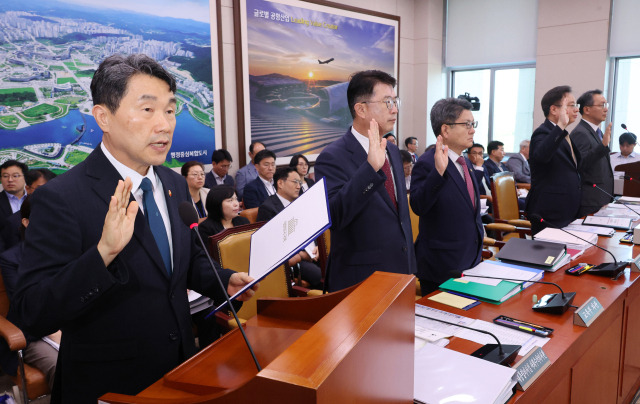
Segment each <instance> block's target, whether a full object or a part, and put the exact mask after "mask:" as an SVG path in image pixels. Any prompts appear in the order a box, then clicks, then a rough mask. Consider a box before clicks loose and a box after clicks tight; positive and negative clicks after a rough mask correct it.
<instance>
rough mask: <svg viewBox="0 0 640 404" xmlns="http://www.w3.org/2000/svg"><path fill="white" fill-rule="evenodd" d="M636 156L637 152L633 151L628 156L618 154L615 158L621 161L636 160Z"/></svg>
mask: <svg viewBox="0 0 640 404" xmlns="http://www.w3.org/2000/svg"><path fill="white" fill-rule="evenodd" d="M636 156H637V154H636V152H634V151H632V152H631V153H629V155H628V156H623V155H622V153H617V154H616V155H615V156H614V157H615V158H619V159H634V158H636Z"/></svg>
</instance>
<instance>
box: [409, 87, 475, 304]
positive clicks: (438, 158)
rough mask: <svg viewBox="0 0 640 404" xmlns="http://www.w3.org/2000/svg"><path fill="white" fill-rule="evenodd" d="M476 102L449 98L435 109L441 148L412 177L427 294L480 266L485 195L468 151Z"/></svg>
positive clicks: (419, 255) (422, 284)
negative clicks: (455, 276)
mask: <svg viewBox="0 0 640 404" xmlns="http://www.w3.org/2000/svg"><path fill="white" fill-rule="evenodd" d="M471 108H472V105H471V103H470V102H468V101H466V100H462V99H458V98H446V99H442V100H440V101H438V102H436V103H435V104H434V106H433V108H432V109H431V126H432V128H433V133H434V134H435V135H436V147H435V148H434V149H432V150H430V151H428V152H426V153H425V154H423V155H422V156H420V159H419V160H418V164H416V165H415V167H413V173H412V175H411V208H412V209H413V211H414V212H415V213H416V214H417V215H418V216H419V217H420V224H419V229H420V231H419V233H418V239H417V240H416V259H417V261H418V279H420V287H421V289H422V295H423V296H424V295H426V294H429V293H431V292H433V291H434V290H436V289H437V288H438V286H439V285H440V284H441V283H442V282H444V281H446V280H447V279H449V278H451V276H452V272H455V271H458V272H459V271H464V270H465V269H469V268H471V267H474V266H476V265H477V264H478V263H479V262H480V259H481V253H482V240H483V237H484V230H483V227H482V221H481V219H480V194H479V192H478V184H477V182H476V179H475V175H474V169H473V166H472V165H471V162H470V161H469V160H468V159H466V158H464V157H463V156H462V152H463V151H464V150H465V149H467V148H469V147H471V146H472V145H473V134H474V133H475V130H474V128H475V127H476V126H477V123H476V122H475V121H474V120H473V114H472V113H471Z"/></svg>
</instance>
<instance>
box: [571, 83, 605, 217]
mask: <svg viewBox="0 0 640 404" xmlns="http://www.w3.org/2000/svg"><path fill="white" fill-rule="evenodd" d="M578 104H580V114H581V115H582V120H581V121H580V123H579V124H578V126H576V127H575V128H574V129H573V130H572V131H571V141H572V142H573V144H574V145H576V147H577V148H578V150H580V156H581V157H582V163H581V165H580V167H579V168H580V177H581V179H582V201H581V203H580V210H579V211H578V216H579V217H581V216H586V215H589V214H592V213H595V212H597V211H598V210H600V208H601V207H602V206H604V205H606V204H607V203H609V202H611V196H610V195H612V194H613V170H611V160H610V158H609V153H610V152H611V150H610V149H609V142H610V141H611V125H612V123H611V122H610V123H609V125H607V128H606V129H605V131H604V133H602V130H601V129H600V124H601V123H602V122H604V121H606V120H607V112H608V111H609V103H607V100H606V99H605V98H604V96H603V95H602V91H600V90H591V91H587V92H586V93H584V94H582V95H581V96H580V98H578ZM593 184H595V185H596V186H597V187H598V188H600V189H597V188H596V187H594V186H593Z"/></svg>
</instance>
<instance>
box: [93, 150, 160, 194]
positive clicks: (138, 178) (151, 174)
mask: <svg viewBox="0 0 640 404" xmlns="http://www.w3.org/2000/svg"><path fill="white" fill-rule="evenodd" d="M100 148H101V149H102V152H103V153H104V155H105V157H106V158H107V160H109V162H110V163H111V164H112V165H113V167H115V169H116V170H117V171H118V173H119V174H120V176H121V177H122V178H123V179H126V178H127V177H129V178H131V183H132V185H133V186H132V187H131V189H132V190H133V193H134V194H135V193H136V192H138V190H139V189H140V183H142V179H143V178H145V177H146V178H149V180H150V181H151V185H152V186H153V190H154V191H155V189H156V187H157V184H158V183H157V181H158V178H157V176H156V174H155V171H154V169H153V166H149V169H148V170H147V174H146V175H144V176H143V175H140V173H138V172H137V171H136V170H133V169H131V168H129V167H127V166H125V165H124V164H122V163H121V162H119V161H118V160H116V158H115V157H113V155H112V154H111V153H110V152H109V150H108V149H107V148H106V147H105V145H104V143H100Z"/></svg>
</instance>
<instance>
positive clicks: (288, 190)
mask: <svg viewBox="0 0 640 404" xmlns="http://www.w3.org/2000/svg"><path fill="white" fill-rule="evenodd" d="M273 182H274V184H275V186H276V194H275V195H271V196H269V197H268V198H267V199H266V200H265V201H264V202H263V203H262V205H260V208H259V209H258V218H257V220H258V221H259V222H268V221H269V220H271V219H273V218H274V217H275V216H276V215H277V214H278V213H280V212H282V211H283V210H284V208H286V207H287V206H289V204H290V203H291V202H293V201H295V200H296V199H298V197H299V196H300V191H301V188H302V180H301V179H300V174H298V172H297V171H296V169H295V168H293V167H289V166H287V167H280V168H278V169H277V170H276V173H275V174H274V176H273ZM317 257H318V247H317V246H316V245H315V243H310V244H309V245H308V246H307V248H305V249H303V250H300V251H299V252H298V253H296V255H294V256H293V257H290V258H289V260H288V261H289V265H291V266H293V265H296V264H299V268H300V275H301V278H302V280H304V281H306V282H307V283H308V284H309V287H311V289H322V273H321V271H320V267H319V266H318V265H316V264H314V263H313V262H312V261H315V260H317Z"/></svg>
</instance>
